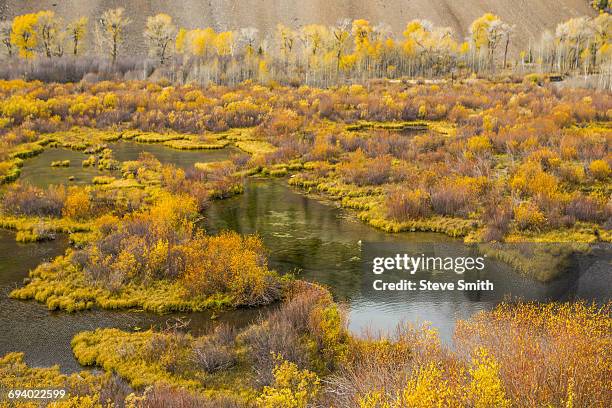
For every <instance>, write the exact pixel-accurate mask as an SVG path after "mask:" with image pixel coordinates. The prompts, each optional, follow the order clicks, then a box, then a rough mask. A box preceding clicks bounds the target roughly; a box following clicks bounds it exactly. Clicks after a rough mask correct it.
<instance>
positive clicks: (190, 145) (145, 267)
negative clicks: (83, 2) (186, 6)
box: [0, 9, 612, 408]
mask: <svg viewBox="0 0 612 408" xmlns="http://www.w3.org/2000/svg"><path fill="white" fill-rule="evenodd" d="M1 23H2V24H0V39H3V40H4V41H2V43H1V44H2V46H3V47H5V49H6V50H7V52H8V54H9V60H10V61H9V62H10V63H9V64H8V65H7V66H6V67H4V68H3V69H1V70H0V77H7V78H8V77H10V78H16V77H27V78H30V80H25V79H10V80H0V227H2V228H3V229H5V230H11V231H13V232H11V233H8V232H7V231H3V234H4V235H2V236H0V249H5V252H6V254H7V255H3V254H0V274H2V275H1V276H0V282H1V283H2V293H1V295H2V296H3V297H2V300H1V302H0V305H2V309H3V314H6V315H3V316H2V322H3V325H4V324H6V326H7V328H10V330H7V333H9V335H7V336H14V338H15V340H14V341H11V340H10V339H9V338H8V337H6V338H5V337H0V339H1V340H2V342H1V343H0V345H1V346H2V353H3V354H4V356H1V357H0V390H4V389H15V388H47V387H53V388H62V389H65V390H66V392H67V398H66V399H64V400H59V401H54V402H51V403H50V406H54V407H76V406H78V407H104V408H106V407H120V406H125V407H168V406H184V407H213V406H215V407H261V408H268V407H269V408H276V407H291V408H305V407H318V406H325V407H360V408H396V407H397V408H400V407H416V408H418V407H424V408H425V407H431V406H440V407H478V408H481V407H482V408H485V407H487V408H488V407H526V408H527V407H536V406H538V407H539V406H547V407H548V406H550V407H565V408H571V407H602V408H603V407H607V406H609V405H610V403H611V402H612V394H611V393H610V389H609V388H610V387H609V383H610V375H611V373H610V361H611V357H612V356H611V355H610V353H611V350H612V336H611V331H610V327H611V325H612V318H611V310H610V308H611V307H612V304H611V303H610V298H609V295H610V283H609V282H610V279H609V272H610V254H611V252H610V244H611V241H612V232H611V231H612V199H611V197H612V187H611V186H612V179H611V178H612V170H611V168H610V166H612V153H610V144H611V143H612V126H611V123H612V95H611V94H610V92H609V90H608V88H609V74H610V70H609V65H610V44H609V30H610V16H609V14H608V13H606V12H604V11H602V13H601V14H600V16H599V17H596V18H592V19H591V18H576V19H572V20H570V21H568V22H565V23H562V24H560V25H559V28H558V30H557V32H555V34H554V35H553V34H550V35H549V36H548V35H543V38H542V41H541V44H540V45H539V58H538V59H537V61H536V60H535V57H534V56H533V51H534V50H532V49H530V50H529V54H527V53H525V54H521V56H520V59H518V60H517V61H515V63H514V65H512V64H511V63H508V61H507V58H508V57H509V56H508V55H507V54H506V53H503V63H501V55H500V54H501V52H500V50H501V48H502V47H501V44H502V43H503V41H505V44H506V47H505V48H506V50H507V48H508V43H509V41H510V32H511V31H512V28H511V27H509V26H507V24H505V23H503V21H501V19H499V17H497V16H493V15H490V14H486V15H484V16H482V17H481V18H479V19H477V20H476V21H474V23H473V24H472V26H471V28H470V39H469V40H468V41H467V42H465V43H459V42H457V41H455V40H454V39H452V37H453V36H452V33H450V32H448V30H446V29H443V28H437V27H434V26H432V25H431V24H429V23H428V22H426V21H421V20H418V21H417V20H415V21H412V22H410V23H409V24H408V25H407V27H406V31H405V32H404V33H403V39H402V40H401V41H397V42H396V41H395V40H394V39H393V38H392V36H391V35H390V34H389V33H387V32H386V31H385V30H383V29H382V28H381V27H378V26H377V27H373V26H371V25H370V23H369V22H368V21H365V20H355V21H352V22H350V21H349V22H347V21H340V22H339V23H338V24H337V25H336V26H333V27H323V26H318V25H310V26H307V27H304V28H303V30H299V32H298V31H296V30H293V29H291V28H288V27H285V26H279V27H278V30H277V33H276V37H275V38H276V40H275V42H274V46H275V47H278V49H277V50H270V49H268V48H266V47H264V45H265V44H264V42H262V43H261V46H259V48H257V47H256V45H257V44H258V43H257V41H256V38H255V36H256V33H253V32H252V31H249V30H243V31H241V42H237V41H235V39H234V34H233V33H232V32H215V31H214V30H213V29H211V28H208V29H194V30H186V29H177V27H175V26H174V24H173V23H172V19H171V18H170V17H169V16H167V15H165V14H160V15H157V16H154V17H151V18H150V19H149V20H148V21H147V26H146V30H145V38H146V40H147V45H148V46H149V48H150V51H151V56H152V57H153V58H154V59H155V60H156V64H157V68H156V71H155V75H151V76H150V77H149V78H147V79H148V80H146V81H144V80H132V79H131V78H139V76H137V75H135V74H134V76H132V77H131V78H130V75H129V71H130V70H129V64H127V63H125V66H124V65H122V61H121V55H120V53H119V50H120V46H121V43H122V35H123V30H124V28H125V26H126V25H128V24H130V21H129V18H127V17H126V16H125V15H124V13H123V11H122V10H121V9H116V10H109V11H107V12H105V13H104V14H103V15H102V17H101V19H100V20H99V21H98V22H97V24H98V30H99V31H98V36H99V37H100V39H101V44H100V46H101V49H102V50H103V51H104V52H106V53H107V57H108V59H109V60H110V61H111V62H112V63H111V65H110V68H108V67H107V68H108V69H107V68H104V69H98V70H89V71H88V72H87V73H86V72H84V71H83V72H81V71H82V69H81V68H82V67H81V68H79V66H80V65H79V64H84V65H83V66H85V65H87V64H85V63H83V62H82V61H83V60H81V59H79V58H81V57H80V55H79V54H80V53H81V52H82V50H81V49H80V48H79V47H81V46H82V42H83V38H84V35H85V33H86V32H87V30H86V27H87V24H88V23H87V21H86V20H85V19H79V20H75V21H73V22H71V23H70V24H69V25H67V26H66V27H63V26H62V23H61V22H60V20H59V19H58V18H57V17H56V16H55V14H54V13H53V12H49V11H45V12H40V13H33V14H28V15H23V16H18V17H15V19H14V20H13V21H12V23H10V24H9V25H8V26H7V25H6V24H5V22H1ZM7 30H8V31H7ZM60 33H63V34H62V35H60ZM60 37H61V38H62V40H61V41H60ZM298 39H300V40H301V41H299V44H300V45H299V46H298V45H297V44H298ZM67 44H68V45H70V46H72V48H71V49H72V52H73V59H71V60H70V62H67V63H66V64H67V65H66V66H70V67H72V68H71V69H66V70H64V71H65V73H64V75H65V76H68V77H69V78H64V77H62V78H59V77H58V75H60V74H58V73H57V72H56V71H57V70H55V71H53V70H50V69H49V67H48V66H47V65H46V63H48V62H50V61H56V60H61V59H62V58H63V52H64V47H66V46H67ZM164 44H165V45H164ZM59 45H61V47H59ZM238 45H240V47H238ZM60 50H61V53H60ZM496 50H497V51H496ZM17 56H18V57H17ZM44 58H46V60H45V59H44ZM41 60H42V61H41ZM62 61H63V60H62ZM92 61H95V59H94V60H91V61H90V63H91V64H93V65H95V62H92ZM100 67H102V66H101V65H100V66H98V68H100ZM126 67H127V68H126ZM90 68H91V67H90ZM83 69H85V68H83ZM90 71H91V72H90ZM93 71H96V72H95V73H94V72H93ZM142 71H143V72H145V71H146V70H145V69H144V68H143V69H142ZM553 71H558V74H556V73H555V74H554V75H551V73H552V72H553ZM577 71H584V72H585V73H588V74H592V75H598V78H599V86H598V87H599V88H600V89H599V90H596V89H572V88H569V87H562V86H559V87H558V86H555V85H554V84H552V83H550V80H551V77H556V75H566V74H567V75H569V74H572V73H575V72H577ZM81 74H83V75H81ZM457 74H459V75H458V76H457ZM415 75H422V76H425V77H427V78H423V77H421V78H419V79H418V80H413V79H412V77H413V76H415ZM73 76H74V78H72V77H73ZM409 77H410V78H409ZM432 77H435V78H436V80H435V81H432V80H431V78H432ZM373 78H374V79H373ZM382 78H384V79H382ZM36 79H41V80H36ZM319 86H326V88H323V87H319ZM362 241H363V242H366V241H373V242H385V243H392V244H395V245H400V246H401V245H406V244H407V243H412V244H414V243H425V244H429V243H436V244H438V243H444V244H447V245H455V249H454V250H455V251H457V252H456V253H458V254H464V253H468V251H477V252H479V253H481V254H487V255H488V256H491V258H493V259H494V261H493V262H492V263H494V268H493V269H492V270H491V271H488V272H487V274H488V275H483V276H481V275H479V276H477V277H478V278H483V279H484V278H488V279H492V280H493V281H495V283H496V285H498V287H500V289H499V291H500V292H499V293H498V294H497V295H495V296H493V295H487V294H484V293H477V294H475V295H471V294H468V293H459V294H457V296H452V297H446V298H443V297H436V296H435V295H432V296H431V297H428V298H427V299H424V298H419V297H418V296H414V297H412V298H410V297H406V296H399V295H397V296H396V294H389V296H388V297H386V298H384V299H383V298H381V296H380V295H372V294H371V293H368V292H367V290H363V288H362V286H361V285H362V280H361V278H362V276H361V275H360V273H361V262H362V261H363V259H362V256H363V252H362V247H361V246H362ZM33 248H34V249H33ZM602 248H603V249H602ZM28 251H30V252H28ZM598 251H599V252H598ZM596 254H603V257H602V259H595V255H596ZM576 256H578V257H579V258H576ZM576 259H578V261H584V260H585V259H590V260H589V261H588V262H587V263H588V264H589V266H591V264H592V263H596V262H597V261H600V262H599V263H597V265H598V266H597V267H593V268H591V269H588V270H586V271H584V270H582V269H580V268H579V267H578V266H577V263H576V262H578V261H576ZM572 262H573V263H572ZM15 263H17V264H18V265H13V264H15ZM430 277H431V278H432V279H434V280H435V278H436V276H433V274H432V276H430ZM517 297H520V298H517ZM5 305H6V307H5ZM15 305H18V306H15ZM26 305H27V306H26ZM451 309H456V310H451ZM232 316H233V317H232ZM390 316H391V317H390ZM90 317H91V320H90V321H89V320H88V319H89V318H90ZM20 318H31V319H32V323H30V322H28V321H25V322H20V323H18V322H16V320H18V319H20ZM26 320H27V319H26ZM427 320H431V321H432V323H433V325H430V324H427V323H425V322H424V321H427ZM373 323H380V324H381V326H375V325H374V324H373ZM28 324H36V325H38V326H37V328H36V329H32V328H28ZM368 328H369V329H368ZM378 329H381V330H380V331H378ZM60 331H61V334H58V333H59V332H60ZM32 333H35V335H34V336H35V337H37V338H38V337H40V338H41V339H43V340H44V341H45V342H51V341H55V340H56V338H52V336H56V337H57V344H54V345H53V346H52V347H51V346H50V347H49V350H43V349H44V345H41V343H40V342H38V343H37V342H36V340H32V341H27V342H26V341H25V340H26V338H27V337H33V335H32ZM26 343H27V344H26ZM45 352H46V353H45ZM54 353H55V354H57V357H56V356H50V354H54ZM29 354H32V355H29ZM53 363H62V366H53ZM85 368H93V370H85ZM81 369H83V370H84V371H82V372H80V373H77V371H79V370H81ZM11 404H12V402H5V401H3V400H0V407H5V406H6V407H8V406H12V405H11ZM17 405H18V406H24V407H33V406H37V404H36V403H30V402H28V401H23V402H21V401H20V402H18V403H17Z"/></svg>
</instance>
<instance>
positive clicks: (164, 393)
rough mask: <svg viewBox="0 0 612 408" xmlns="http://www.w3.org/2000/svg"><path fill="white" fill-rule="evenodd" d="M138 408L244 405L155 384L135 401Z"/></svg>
mask: <svg viewBox="0 0 612 408" xmlns="http://www.w3.org/2000/svg"><path fill="white" fill-rule="evenodd" d="M136 407H138V408H167V407H173V408H240V407H244V405H242V404H240V403H239V402H237V401H235V400H233V399H231V398H229V397H218V398H214V399H211V398H206V397H204V396H201V395H198V394H195V393H192V392H190V391H188V390H185V389H182V388H172V387H170V386H168V385H165V384H157V385H153V386H151V387H149V388H147V389H146V390H145V392H144V394H143V398H142V399H141V400H140V399H139V400H137V402H136Z"/></svg>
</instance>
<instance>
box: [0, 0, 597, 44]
mask: <svg viewBox="0 0 612 408" xmlns="http://www.w3.org/2000/svg"><path fill="white" fill-rule="evenodd" d="M118 6H122V7H125V8H126V10H127V12H128V15H130V17H131V18H132V19H133V20H134V23H133V24H132V25H131V27H130V29H131V30H132V35H131V36H130V37H131V39H132V40H131V41H133V43H132V44H130V46H131V49H137V48H139V46H140V42H139V41H135V40H134V38H138V39H140V35H141V34H140V33H141V32H142V27H143V25H144V21H145V19H146V17H147V16H150V15H153V14H156V13H158V12H166V13H169V14H171V15H172V16H173V17H174V18H175V19H176V21H178V24H179V25H181V26H185V27H188V28H194V27H205V26H211V27H213V28H215V29H217V30H228V29H236V28H240V27H248V26H252V27H256V28H258V29H259V30H260V31H262V32H270V31H271V30H273V29H274V27H275V26H276V24H277V23H279V22H282V23H284V24H286V25H290V26H293V27H299V26H301V25H304V24H309V23H314V22H316V23H323V24H333V23H334V22H335V21H336V20H337V19H339V18H343V17H349V18H365V19H368V20H370V21H372V22H374V23H378V22H385V23H387V24H389V25H390V26H391V27H392V28H393V30H394V31H395V32H396V33H397V34H401V32H402V30H403V28H404V26H405V24H406V22H408V21H410V20H412V19H414V18H425V19H429V20H431V21H433V22H434V23H435V24H436V25H443V26H450V27H452V28H453V29H454V30H455V32H456V33H457V35H458V36H459V37H461V38H463V37H464V36H466V35H467V30H468V27H469V25H470V23H471V22H472V21H473V20H474V19H475V18H476V17H478V16H480V15H482V14H483V13H485V12H492V13H495V14H497V15H499V16H501V17H502V19H503V20H505V21H507V22H509V23H511V24H516V26H517V30H516V35H515V44H514V46H513V48H514V49H516V48H517V47H522V48H524V47H526V46H527V45H528V43H529V40H530V38H531V39H537V38H538V37H539V35H540V33H541V32H542V30H543V29H545V28H549V29H554V27H555V26H556V24H557V23H559V22H560V21H563V20H566V19H568V18H571V17H576V16H580V15H594V13H595V12H594V11H593V9H591V8H590V7H589V5H588V2H587V1H586V0H536V1H527V0H512V1H510V0H464V1H451V0H369V1H365V0H336V1H324V0H311V1H303V0H228V1H226V0H190V1H181V2H169V1H160V0H152V1H142V0H135V1H129V2H126V1H116V0H78V1H62V0H3V1H2V2H0V16H2V17H3V18H11V17H12V16H14V15H17V14H23V13H27V12H33V11H38V10H41V9H52V10H56V12H57V13H58V14H60V15H62V16H64V17H65V18H66V19H71V18H74V17H76V16H80V15H86V16H89V17H90V18H91V19H95V17H96V16H99V15H100V14H101V12H102V11H104V10H106V9H108V8H113V7H118Z"/></svg>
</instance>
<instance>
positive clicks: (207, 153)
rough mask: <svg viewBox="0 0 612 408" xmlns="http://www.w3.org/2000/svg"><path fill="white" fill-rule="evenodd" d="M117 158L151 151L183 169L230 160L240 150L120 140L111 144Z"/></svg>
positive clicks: (128, 157) (166, 161) (160, 159)
mask: <svg viewBox="0 0 612 408" xmlns="http://www.w3.org/2000/svg"><path fill="white" fill-rule="evenodd" d="M109 147H110V148H111V149H112V150H113V155H114V157H115V159H116V160H119V161H128V160H137V159H138V157H139V156H140V154H141V153H144V152H146V153H150V154H152V155H153V156H155V157H157V159H158V160H159V161H161V162H162V163H168V164H174V165H176V166H177V167H180V168H182V169H187V168H191V167H193V165H194V164H195V163H198V162H200V163H209V162H215V161H223V160H228V159H229V158H230V156H231V155H232V154H235V153H238V152H239V151H240V150H238V149H236V148H234V147H226V148H224V149H207V150H177V149H172V148H169V147H166V146H164V145H162V144H157V143H137V142H130V141H119V142H117V143H111V144H109Z"/></svg>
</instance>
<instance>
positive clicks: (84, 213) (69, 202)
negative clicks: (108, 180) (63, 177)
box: [62, 187, 91, 219]
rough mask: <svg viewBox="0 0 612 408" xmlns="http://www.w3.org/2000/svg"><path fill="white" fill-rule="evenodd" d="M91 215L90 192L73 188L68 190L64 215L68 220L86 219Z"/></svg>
mask: <svg viewBox="0 0 612 408" xmlns="http://www.w3.org/2000/svg"><path fill="white" fill-rule="evenodd" d="M90 213H91V200H90V198H89V192H88V191H87V190H85V189H82V188H78V187H73V188H70V189H69V190H68V195H67V197H66V201H65V202H64V209H63V210H62V215H63V216H64V217H68V218H74V219H80V218H86V217H88V216H89V215H90Z"/></svg>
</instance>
